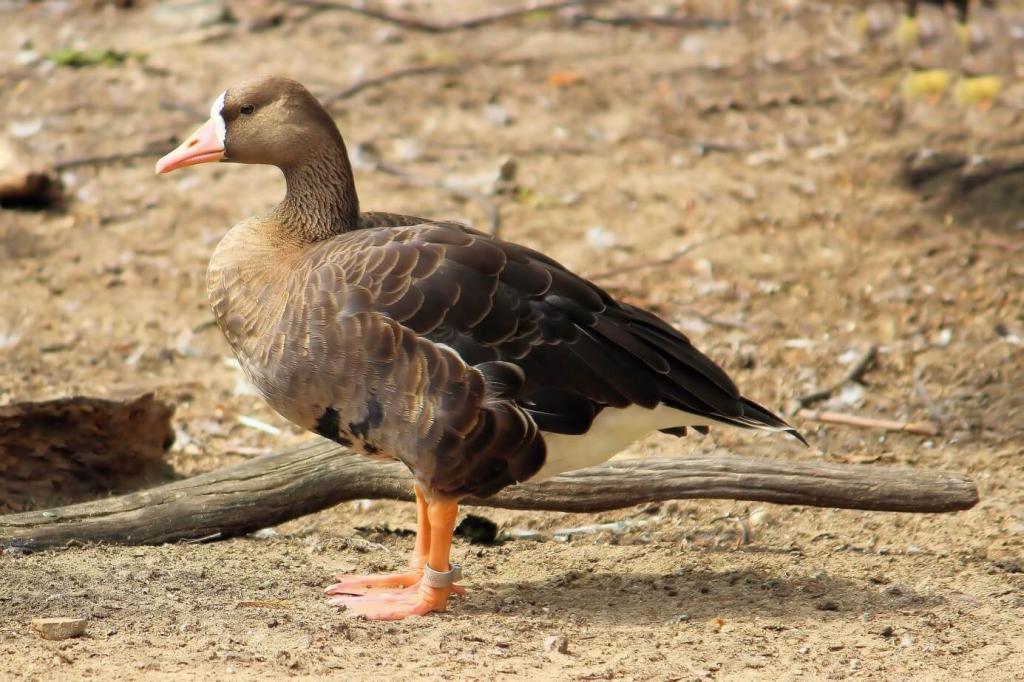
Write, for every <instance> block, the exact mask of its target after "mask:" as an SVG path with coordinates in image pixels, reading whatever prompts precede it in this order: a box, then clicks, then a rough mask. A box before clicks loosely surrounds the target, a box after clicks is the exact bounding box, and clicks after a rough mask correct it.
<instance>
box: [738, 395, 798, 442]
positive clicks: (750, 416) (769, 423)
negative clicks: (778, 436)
mask: <svg viewBox="0 0 1024 682" xmlns="http://www.w3.org/2000/svg"><path fill="white" fill-rule="evenodd" d="M740 400H741V401H742V402H743V419H744V421H748V422H749V424H750V426H751V427H753V428H755V429H756V428H758V427H759V426H760V427H767V428H769V429H773V430H778V431H785V432H786V433H788V434H790V435H791V436H793V437H794V438H796V439H797V440H798V441H800V442H801V443H803V444H804V445H807V446H808V447H810V446H809V445H808V443H807V440H806V439H805V438H804V437H803V436H802V435H801V434H800V432H799V431H797V430H796V429H794V428H793V427H792V426H790V425H789V424H787V423H786V422H785V421H783V420H782V418H780V417H778V416H777V415H775V414H773V413H772V412H771V411H770V410H768V409H766V408H764V407H761V406H760V405H758V404H757V403H755V402H754V401H753V400H750V399H749V398H740Z"/></svg>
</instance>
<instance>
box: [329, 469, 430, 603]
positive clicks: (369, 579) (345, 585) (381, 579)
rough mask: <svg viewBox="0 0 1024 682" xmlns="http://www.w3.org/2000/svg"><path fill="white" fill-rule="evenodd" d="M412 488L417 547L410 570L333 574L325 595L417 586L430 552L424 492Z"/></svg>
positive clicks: (415, 487) (411, 560)
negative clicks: (332, 579)
mask: <svg viewBox="0 0 1024 682" xmlns="http://www.w3.org/2000/svg"><path fill="white" fill-rule="evenodd" d="M413 489H414V490H415V491H416V547H415V548H414V549H413V550H412V556H411V557H409V570H408V571H406V572H404V573H393V574H379V575H377V574H370V575H336V576H334V579H335V580H337V581H338V582H336V583H335V584H333V585H331V586H330V587H328V588H327V589H326V590H325V592H326V593H327V594H332V595H334V594H368V593H369V592H370V591H371V590H378V589H386V588H395V587H412V586H413V585H417V584H418V583H419V581H420V577H421V576H422V575H423V566H424V565H425V564H426V563H427V553H428V552H429V550H430V519H429V518H428V516H427V500H426V498H425V497H424V496H423V491H422V490H420V487H419V486H418V485H417V486H414V487H413ZM333 602H334V600H332V603H333Z"/></svg>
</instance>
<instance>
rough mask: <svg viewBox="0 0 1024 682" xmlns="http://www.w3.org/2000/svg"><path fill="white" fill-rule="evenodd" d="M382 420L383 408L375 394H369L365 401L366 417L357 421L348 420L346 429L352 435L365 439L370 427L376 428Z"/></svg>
mask: <svg viewBox="0 0 1024 682" xmlns="http://www.w3.org/2000/svg"><path fill="white" fill-rule="evenodd" d="M383 421H384V408H383V406H382V405H381V404H380V400H378V399H377V396H375V395H373V394H371V395H370V397H369V399H368V400H367V401H366V418H365V419H363V420H362V421H359V422H349V423H348V430H349V431H350V432H351V433H352V435H353V436H355V437H356V438H359V439H361V440H366V437H367V436H368V435H370V429H374V428H377V427H378V426H380V425H381V423H383Z"/></svg>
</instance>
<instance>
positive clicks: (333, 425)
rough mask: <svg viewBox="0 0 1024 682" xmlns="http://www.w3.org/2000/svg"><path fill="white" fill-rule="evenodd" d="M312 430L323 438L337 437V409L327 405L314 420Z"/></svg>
mask: <svg viewBox="0 0 1024 682" xmlns="http://www.w3.org/2000/svg"><path fill="white" fill-rule="evenodd" d="M313 430H314V431H315V432H316V433H317V434H319V435H321V436H323V437H324V438H330V439H331V440H335V439H337V437H338V435H339V432H340V431H341V420H340V419H339V415H338V411H337V410H336V409H334V408H333V407H328V408H327V409H326V410H324V413H323V414H322V415H320V418H319V419H317V420H316V426H315V427H314V428H313Z"/></svg>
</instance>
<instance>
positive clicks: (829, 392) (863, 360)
mask: <svg viewBox="0 0 1024 682" xmlns="http://www.w3.org/2000/svg"><path fill="white" fill-rule="evenodd" d="M877 358H878V346H876V345H875V344H871V345H870V346H868V349H867V350H866V351H864V354H863V355H861V356H860V358H859V359H858V360H857V362H855V363H853V366H852V367H850V371H848V372H847V373H846V374H845V375H843V378H842V379H840V380H839V381H837V382H836V383H834V384H832V385H831V386H828V387H827V388H819V389H818V390H816V391H811V392H810V393H807V394H805V395H802V396H800V397H798V398H797V399H796V402H797V404H798V405H799V406H800V407H801V408H803V407H807V406H808V405H813V404H814V403H820V402H821V401H822V400H828V399H829V398H831V397H832V396H833V395H835V393H836V391H838V390H839V389H841V388H842V387H843V386H845V385H846V384H849V383H854V382H857V383H860V382H861V379H863V378H864V373H865V372H867V371H868V370H869V369H871V367H872V366H873V365H874V364H875V360H876V359H877Z"/></svg>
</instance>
